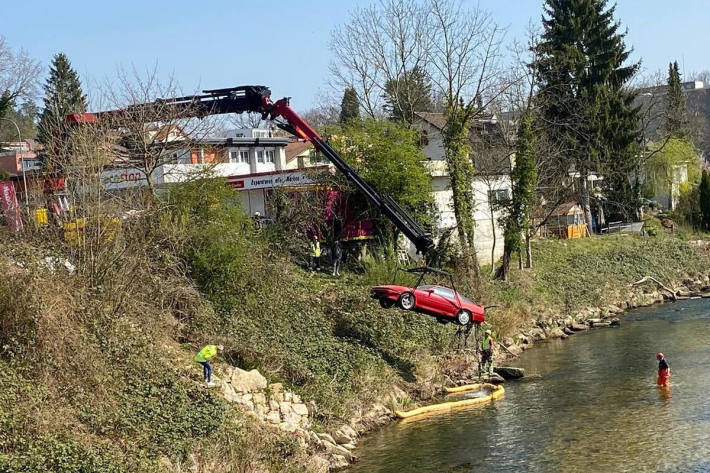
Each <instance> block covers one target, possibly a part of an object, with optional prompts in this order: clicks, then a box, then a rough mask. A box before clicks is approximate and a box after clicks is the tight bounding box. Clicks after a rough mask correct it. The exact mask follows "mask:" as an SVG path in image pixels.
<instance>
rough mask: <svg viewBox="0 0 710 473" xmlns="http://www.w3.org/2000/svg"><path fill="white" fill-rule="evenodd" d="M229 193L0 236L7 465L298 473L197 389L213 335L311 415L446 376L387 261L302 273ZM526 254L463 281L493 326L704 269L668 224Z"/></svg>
mask: <svg viewBox="0 0 710 473" xmlns="http://www.w3.org/2000/svg"><path fill="white" fill-rule="evenodd" d="M233 192H234V191H232V190H230V189H229V188H228V187H227V186H224V185H223V183H222V182H221V181H220V180H211V179H203V180H197V181H195V182H192V183H188V184H184V185H180V186H177V187H176V188H175V190H174V191H173V192H171V194H170V196H169V198H167V199H166V200H163V201H161V203H160V205H159V206H158V207H157V208H155V207H154V208H153V209H152V210H150V211H149V212H148V211H147V212H145V213H143V214H141V215H140V216H137V217H134V218H133V219H128V220H125V221H124V222H123V223H122V225H121V226H120V227H119V228H118V229H114V232H113V233H112V235H111V237H110V238H108V239H107V238H106V235H105V234H104V233H102V232H96V233H94V232H92V231H91V230H90V229H87V234H86V239H85V240H83V241H81V240H80V242H79V246H78V247H77V246H73V247H67V246H66V244H65V242H63V241H62V240H61V239H59V237H58V235H56V236H55V235H53V234H47V233H42V232H36V233H31V234H26V236H25V238H23V239H18V238H15V237H10V236H8V235H3V236H2V240H3V251H2V258H1V262H0V264H2V270H3V274H5V275H6V277H4V278H3V279H2V281H0V315H1V317H0V322H1V324H2V327H1V329H2V330H1V331H0V346H2V351H1V352H0V366H1V367H2V373H3V378H2V384H1V385H0V391H1V392H0V403H2V409H0V427H1V430H2V432H4V433H6V434H7V435H4V436H3V437H2V438H1V439H0V469H1V470H2V471H53V472H62V471H67V472H69V471H82V469H83V471H101V472H103V471H106V472H114V471H116V472H118V471H180V468H183V467H186V466H188V465H200V466H199V468H202V470H201V471H207V468H209V470H210V471H233V470H230V468H233V466H234V465H242V467H243V471H251V470H249V468H251V467H250V466H249V465H253V466H255V465H260V466H261V467H262V468H266V469H271V470H272V471H286V469H287V468H288V467H287V466H284V465H291V467H292V468H294V469H299V468H302V467H303V465H305V464H306V463H307V459H306V457H305V452H304V451H303V448H302V447H299V446H298V445H297V443H295V441H294V440H293V439H292V438H290V437H288V436H287V435H286V434H279V433H277V432H276V431H272V430H271V429H269V428H267V427H264V426H260V425H258V423H257V422H256V421H255V420H252V419H251V418H249V417H247V416H245V415H244V414H242V413H241V412H240V411H239V410H238V409H235V408H234V407H232V406H231V405H229V404H227V403H225V402H224V401H223V400H221V398H220V395H219V394H218V392H216V391H208V390H205V389H204V388H203V387H202V386H201V384H200V382H199V381H200V373H199V370H198V369H197V368H196V367H195V365H194V364H193V363H192V362H191V357H192V355H193V354H194V352H195V350H197V349H198V348H199V347H200V346H201V345H203V344H205V343H207V342H219V343H222V344H224V345H225V354H224V358H223V360H222V361H221V363H230V364H232V365H237V366H240V367H242V368H252V367H257V368H259V369H260V370H261V371H262V372H263V373H265V374H267V376H268V377H269V378H270V379H271V380H273V381H282V382H284V383H286V384H287V385H288V386H290V387H291V388H292V389H294V390H296V391H297V392H299V393H300V394H301V396H302V397H303V398H304V399H313V400H315V401H316V404H317V406H318V411H317V421H318V422H319V423H320V425H323V426H326V425H329V424H331V423H336V422H342V421H343V420H345V419H347V418H348V416H350V415H352V413H353V412H355V411H356V410H358V409H366V408H368V406H371V405H372V404H373V403H376V402H378V401H381V400H382V398H383V397H384V396H385V395H386V394H387V393H388V392H389V391H390V390H391V389H392V388H393V387H394V386H395V385H398V386H400V387H403V388H405V389H410V388H408V387H411V389H414V390H416V389H417V388H416V386H417V385H418V383H420V382H421V381H422V380H425V379H426V380H432V379H437V377H440V376H441V372H440V371H439V370H438V368H437V366H439V363H440V362H441V361H443V360H446V359H448V358H450V357H452V356H456V355H457V353H458V352H457V349H456V340H455V337H454V331H455V327H453V326H451V325H445V326H442V325H440V324H437V323H436V321H435V320H433V319H432V318H430V317H426V316H421V315H417V314H414V313H407V312H401V311H399V310H397V309H389V310H385V309H382V308H380V307H379V305H378V304H376V303H375V302H374V301H372V300H370V299H369V298H368V290H369V287H370V285H371V284H373V283H375V282H378V283H381V282H388V281H383V278H385V279H387V280H390V278H391V277H392V274H393V270H394V264H393V263H392V262H391V261H390V260H388V259H383V260H377V259H375V260H369V262H365V263H358V262H356V261H352V262H351V263H350V266H349V271H348V273H347V274H346V275H345V276H344V277H343V278H332V277H330V276H327V275H324V274H311V273H307V272H306V271H304V270H303V269H302V267H301V266H300V265H299V264H297V262H298V260H297V259H296V262H294V256H293V255H291V254H289V253H288V252H285V251H283V250H280V249H279V248H280V245H279V243H278V242H277V241H274V238H275V237H274V235H278V234H279V232H275V231H274V230H273V229H270V230H269V229H259V228H256V227H255V226H254V225H253V223H252V220H251V219H250V218H248V217H247V216H245V215H244V214H243V213H242V212H241V211H240V210H239V208H237V207H234V206H233V205H232V203H231V202H233V200H234V198H235V196H234V195H233ZM104 205H106V204H105V203H104ZM99 247H100V248H101V250H100V251H99V249H98V248H99ZM535 252H536V255H537V264H536V266H535V268H534V269H532V270H524V271H520V270H518V269H517V268H512V269H511V273H510V281H509V282H508V283H503V282H501V281H492V280H485V281H484V282H483V285H482V289H481V292H480V293H470V292H469V291H470V290H471V289H470V288H467V287H465V286H463V287H462V291H463V292H465V293H467V294H468V295H471V296H473V297H474V298H476V299H478V300H480V301H481V302H482V303H485V304H500V305H501V307H500V308H498V309H495V310H491V311H490V312H489V321H490V324H491V327H493V329H494V331H495V332H496V334H497V335H499V336H501V337H503V336H506V335H510V334H512V333H514V332H515V330H517V329H519V328H520V327H521V326H523V325H525V324H527V323H531V322H534V321H535V320H537V318H540V317H542V316H544V314H549V313H550V312H554V313H565V312H567V311H574V310H576V309H578V308H581V307H586V306H598V305H601V304H610V303H612V302H614V301H615V297H618V295H620V294H622V293H625V292H626V293H628V291H630V288H629V284H630V283H632V282H633V281H635V280H637V279H640V278H641V277H643V276H646V275H652V276H654V277H656V278H658V279H661V280H663V281H665V282H669V283H670V282H673V281H677V280H678V279H680V278H683V277H684V276H685V275H686V274H688V273H693V272H696V271H700V270H702V269H705V268H707V267H708V262H709V261H708V256H707V254H705V253H703V251H701V250H700V249H698V248H697V247H696V246H694V245H692V244H691V243H688V242H685V241H682V240H680V239H677V238H675V237H674V236H671V235H666V234H661V235H659V236H657V237H638V236H627V235H616V236H605V237H599V238H590V239H581V240H574V241H538V242H535ZM80 254H83V256H82V257H78V256H79V255H80ZM90 254H100V255H101V256H102V261H96V260H95V259H93V258H91V257H90ZM63 261H70V262H72V264H74V265H76V269H75V270H74V271H73V272H70V271H69V270H67V269H66V268H65V266H64V265H63V263H62V262H63ZM217 374H218V375H219V364H218V370H217ZM285 435H286V436H285ZM257 444H258V447H257V446H256V445H257ZM208 466H209V467H208Z"/></svg>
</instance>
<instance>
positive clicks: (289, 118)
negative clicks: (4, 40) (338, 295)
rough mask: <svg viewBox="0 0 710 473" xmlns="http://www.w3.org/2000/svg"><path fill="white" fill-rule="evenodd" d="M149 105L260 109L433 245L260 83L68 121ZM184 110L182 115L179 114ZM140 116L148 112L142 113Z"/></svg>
mask: <svg viewBox="0 0 710 473" xmlns="http://www.w3.org/2000/svg"><path fill="white" fill-rule="evenodd" d="M151 107H161V108H164V107H169V108H171V109H173V110H174V112H175V113H173V114H172V115H171V116H172V117H175V118H192V117H198V118H203V117H206V116H208V115H218V114H224V113H245V112H249V113H260V114H261V115H262V117H263V118H264V119H269V120H274V121H276V120H278V119H282V120H283V121H277V126H278V127H279V128H281V129H283V130H285V131H287V132H289V133H291V134H292V135H294V136H296V137H299V138H302V139H304V140H308V141H310V142H311V143H312V144H313V146H314V147H315V148H316V149H317V150H318V151H320V152H321V153H323V155H324V156H325V157H326V158H328V160H329V161H330V162H331V163H333V165H334V166H335V167H336V168H337V169H338V171H340V172H341V173H343V174H344V175H345V177H346V178H347V179H348V180H349V181H350V182H352V183H353V184H354V185H355V187H357V188H358V190H360V192H362V193H363V194H364V195H365V196H366V197H367V198H368V199H369V200H370V202H372V204H374V205H375V206H376V207H377V208H378V209H380V211H381V212H382V213H383V214H384V215H385V216H386V217H387V218H388V219H389V220H390V221H392V223H394V225H395V226H396V227H397V228H398V229H399V230H400V231H401V232H402V233H404V235H405V236H406V237H407V238H409V240H411V241H412V243H413V244H414V246H415V247H416V249H417V251H418V252H420V253H421V254H423V255H425V256H426V254H427V253H428V252H429V251H430V250H431V249H433V248H434V241H433V239H432V237H431V234H430V233H428V232H426V231H424V229H422V228H421V227H420V226H419V224H417V222H416V221H414V219H412V218H411V217H410V216H409V214H407V212H406V211H405V210H404V209H402V207H400V206H399V204H397V202H395V200H394V199H392V198H391V197H390V196H383V195H380V194H379V193H378V192H377V191H376V190H375V189H373V188H372V187H371V186H370V185H369V184H368V183H367V182H365V181H364V180H363V179H362V178H361V177H360V176H359V175H358V174H357V173H356V172H355V170H354V169H353V168H351V167H350V166H349V165H348V164H347V163H346V162H345V161H344V160H343V158H341V157H340V155H339V154H338V153H337V152H336V151H335V150H334V149H333V148H332V147H331V146H330V144H328V142H327V141H326V140H324V139H323V138H322V137H321V136H320V135H319V134H318V133H317V132H316V131H315V130H314V129H313V128H312V127H311V126H310V125H309V124H308V123H307V122H306V121H305V120H304V119H303V118H302V117H301V116H300V115H298V114H297V113H296V112H295V111H294V110H293V109H292V108H291V106H290V105H289V97H285V98H282V99H280V100H277V101H276V102H272V101H271V90H270V89H269V88H268V87H265V86H261V85H248V86H241V87H231V88H227V89H213V90H204V91H203V95H193V96H186V97H177V98H171V99H158V100H156V101H154V102H149V103H145V104H139V105H132V106H130V107H127V108H124V109H119V110H110V111H105V112H98V113H83V114H73V115H69V116H68V117H67V118H66V121H67V123H69V124H72V123H92V122H97V121H99V120H101V119H102V118H111V117H120V116H121V115H122V114H128V113H131V112H134V111H143V112H150V109H151ZM182 114H184V115H182ZM142 116H150V114H149V113H144V114H142Z"/></svg>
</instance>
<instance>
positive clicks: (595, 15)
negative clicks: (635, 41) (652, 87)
mask: <svg viewBox="0 0 710 473" xmlns="http://www.w3.org/2000/svg"><path fill="white" fill-rule="evenodd" d="M543 28H544V32H543V35H542V41H541V42H540V43H539V44H538V45H537V46H536V48H535V49H536V51H535V53H536V56H537V58H538V59H537V60H536V61H535V64H534V66H535V68H536V74H537V79H538V82H539V84H538V85H539V93H538V96H537V97H536V100H537V103H538V106H539V108H540V111H541V115H542V119H543V123H546V124H548V126H547V127H546V132H547V134H548V135H549V138H550V139H551V140H552V142H553V143H555V144H556V145H557V146H558V147H559V149H564V150H565V153H561V155H562V158H561V162H560V169H561V171H562V173H564V174H566V173H568V172H570V171H572V170H574V171H576V173H578V176H579V181H580V182H579V184H580V185H579V189H580V195H579V197H580V204H581V205H582V207H583V208H584V211H585V220H586V222H587V225H588V226H591V220H592V217H591V205H590V192H589V188H588V177H589V175H590V174H592V173H601V174H602V175H603V176H604V177H605V179H607V176H609V182H612V183H614V185H615V186H620V187H624V188H626V187H628V186H630V184H627V183H630V182H631V180H632V177H633V176H634V175H635V174H636V169H637V159H636V156H637V150H636V148H635V147H636V145H637V143H638V141H639V134H638V130H637V120H636V116H637V109H635V108H633V106H632V102H633V99H634V95H633V94H632V93H629V92H627V91H626V90H625V88H624V86H625V85H626V84H627V83H628V81H629V80H630V79H631V77H632V76H633V74H634V73H635V72H636V70H637V69H638V67H639V64H638V63H633V64H626V63H627V60H628V58H629V55H630V51H629V50H628V49H627V48H626V45H625V44H624V37H625V34H626V33H624V32H620V31H619V28H620V25H619V23H618V22H615V21H614V7H610V8H607V0H545V16H544V17H543ZM615 190H616V188H615ZM627 194H628V193H627V192H622V193H619V194H618V195H616V197H615V198H623V199H625V200H624V201H622V202H616V204H617V206H618V207H619V208H629V207H634V206H635V201H636V200H637V199H636V198H635V197H633V196H631V197H629V196H628V195H627ZM620 196H621V197H620Z"/></svg>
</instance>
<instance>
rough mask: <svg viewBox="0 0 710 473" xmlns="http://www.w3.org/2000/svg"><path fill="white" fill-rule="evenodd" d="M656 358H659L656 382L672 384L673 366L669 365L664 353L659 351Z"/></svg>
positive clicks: (663, 384) (665, 384) (660, 384)
mask: <svg viewBox="0 0 710 473" xmlns="http://www.w3.org/2000/svg"><path fill="white" fill-rule="evenodd" d="M656 359H657V360H658V380H657V381H656V384H657V385H659V386H663V387H668V386H670V384H671V367H670V366H668V362H667V361H666V357H665V356H663V353H658V354H657V355H656Z"/></svg>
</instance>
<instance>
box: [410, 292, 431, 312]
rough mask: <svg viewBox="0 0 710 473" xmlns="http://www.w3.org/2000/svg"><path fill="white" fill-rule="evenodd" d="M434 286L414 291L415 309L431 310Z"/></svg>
mask: <svg viewBox="0 0 710 473" xmlns="http://www.w3.org/2000/svg"><path fill="white" fill-rule="evenodd" d="M433 294H434V286H419V287H418V288H416V289H415V291H414V298H415V299H416V301H417V309H422V310H432V304H433V302H432V296H433Z"/></svg>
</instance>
